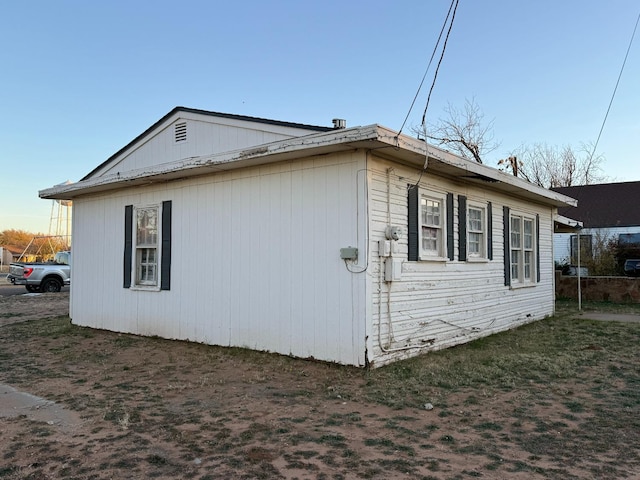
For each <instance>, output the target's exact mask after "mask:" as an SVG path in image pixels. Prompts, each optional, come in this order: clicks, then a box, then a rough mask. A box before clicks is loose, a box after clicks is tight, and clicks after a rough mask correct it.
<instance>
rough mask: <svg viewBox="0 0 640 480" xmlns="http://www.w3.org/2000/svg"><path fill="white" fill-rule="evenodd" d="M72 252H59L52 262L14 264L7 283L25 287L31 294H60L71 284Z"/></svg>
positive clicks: (10, 268)
mask: <svg viewBox="0 0 640 480" xmlns="http://www.w3.org/2000/svg"><path fill="white" fill-rule="evenodd" d="M70 263H71V252H68V251H63V252H58V253H56V254H55V256H54V257H53V261H52V262H45V263H19V262H17V263H12V264H10V265H9V275H7V281H8V282H11V283H13V284H14V285H24V286H25V287H26V288H27V290H28V291H29V292H43V293H47V292H59V291H60V289H61V288H62V287H63V285H69V284H70V283H71V266H70Z"/></svg>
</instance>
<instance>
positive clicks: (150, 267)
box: [136, 248, 158, 285]
mask: <svg viewBox="0 0 640 480" xmlns="http://www.w3.org/2000/svg"><path fill="white" fill-rule="evenodd" d="M157 267H158V262H157V249H155V248H138V249H137V251H136V283H137V284H139V285H156V283H157Z"/></svg>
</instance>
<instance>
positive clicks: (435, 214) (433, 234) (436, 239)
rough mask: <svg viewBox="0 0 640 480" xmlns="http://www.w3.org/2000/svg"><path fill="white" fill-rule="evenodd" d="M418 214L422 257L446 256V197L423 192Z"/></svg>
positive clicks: (422, 258)
mask: <svg viewBox="0 0 640 480" xmlns="http://www.w3.org/2000/svg"><path fill="white" fill-rule="evenodd" d="M418 216H419V223H420V229H419V231H418V232H419V233H418V235H419V242H418V244H419V249H420V259H421V260H424V259H425V258H442V257H444V255H445V252H444V241H445V238H446V233H445V222H444V220H445V218H446V216H445V201H444V197H438V196H434V195H427V194H424V193H421V194H420V202H419V215H418Z"/></svg>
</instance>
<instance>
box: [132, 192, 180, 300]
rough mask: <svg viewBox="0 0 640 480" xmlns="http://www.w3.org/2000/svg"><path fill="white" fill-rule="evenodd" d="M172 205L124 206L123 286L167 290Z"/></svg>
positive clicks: (169, 282) (165, 203)
mask: <svg viewBox="0 0 640 480" xmlns="http://www.w3.org/2000/svg"><path fill="white" fill-rule="evenodd" d="M171 204H172V203H171V201H170V200H169V201H165V202H162V205H144V206H135V207H134V206H133V205H127V206H126V207H125V215H124V221H125V223H124V263H123V271H124V279H123V287H124V288H131V287H132V286H133V287H142V288H147V289H149V287H153V288H151V289H152V290H157V289H158V288H159V289H160V290H170V287H171Z"/></svg>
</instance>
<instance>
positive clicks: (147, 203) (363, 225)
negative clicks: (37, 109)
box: [40, 107, 575, 366]
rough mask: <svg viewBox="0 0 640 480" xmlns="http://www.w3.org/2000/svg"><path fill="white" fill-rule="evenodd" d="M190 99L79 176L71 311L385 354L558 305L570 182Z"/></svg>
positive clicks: (58, 189) (266, 342) (144, 331)
mask: <svg viewBox="0 0 640 480" xmlns="http://www.w3.org/2000/svg"><path fill="white" fill-rule="evenodd" d="M335 124H336V125H338V128H325V127H313V126H308V125H300V124H293V123H286V122H276V121H271V120H264V119H258V118H252V117H243V116H238V115H227V114H218V113H214V112H205V111H200V110H193V109H187V108H182V107H177V108H175V109H174V110H172V111H171V112H169V113H168V114H167V115H166V116H164V117H163V118H162V119H161V120H160V121H158V122H157V123H156V124H154V125H153V126H152V127H150V128H149V129H148V130H147V131H145V132H144V133H143V134H141V135H140V136H139V137H137V138H136V139H134V140H133V141H132V142H131V143H130V144H129V145H127V146H126V147H124V148H123V149H122V150H120V151H119V152H117V153H116V154H115V155H113V156H112V157H111V158H109V159H108V160H107V161H105V162H104V163H103V164H101V165H99V166H98V167H97V168H96V169H94V170H93V171H92V172H91V173H89V174H88V175H87V176H86V177H84V178H83V179H82V180H81V181H79V182H78V183H75V184H71V185H62V186H55V187H52V188H50V189H47V190H44V191H42V192H40V196H41V197H42V198H49V199H65V200H71V199H72V200H73V202H74V218H73V227H72V228H73V239H74V245H73V249H74V263H73V267H72V268H73V271H72V275H73V283H72V285H71V306H70V312H71V317H72V319H73V322H74V323H75V324H78V325H86V326H91V327H95V328H104V329H108V330H114V331H119V332H130V333H135V334H141V335H158V336H161V337H165V338H174V339H184V340H192V341H196V342H202V343H206V344H213V345H224V346H238V347H247V348H252V349H256V350H265V351H271V352H278V353H281V354H285V355H293V356H297V357H313V358H315V359H319V360H326V361H332V362H338V363H342V364H349V365H357V366H365V365H370V366H380V365H383V364H385V363H389V362H392V361H394V360H398V359H401V358H406V357H410V356H414V355H417V354H419V353H421V352H426V351H429V350H436V349H441V348H445V347H448V346H451V345H455V344H459V343H464V342H467V341H469V340H472V339H475V338H478V337H482V336H485V335H489V334H492V333H494V332H498V331H501V330H506V329H509V328H512V327H515V326H518V325H522V324H524V323H528V322H531V321H534V320H538V319H542V318H544V317H545V316H548V315H552V314H553V312H554V298H555V293H554V275H553V245H552V240H553V231H554V221H555V220H556V218H557V211H556V210H557V207H563V206H567V205H575V201H574V200H573V199H571V198H569V197H567V196H564V195H562V194H559V193H556V192H551V191H549V190H546V189H543V188H540V187H537V186H534V185H532V184H530V183H528V182H525V181H523V180H521V179H519V178H515V177H514V176H512V175H508V174H506V173H503V172H499V171H497V170H496V169H494V168H490V167H487V166H485V165H481V164H478V163H475V162H472V161H468V160H465V159H463V158H460V157H457V156H455V155H452V154H450V153H447V152H444V151H442V150H439V149H437V148H435V147H431V146H429V148H428V158H427V154H426V153H427V152H426V148H425V143H424V142H423V141H420V140H417V139H415V138H411V137H407V136H404V135H399V134H398V133H397V132H395V131H393V130H389V129H387V128H385V127H382V126H379V125H369V126H364V127H353V128H340V127H342V122H340V121H336V122H335Z"/></svg>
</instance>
